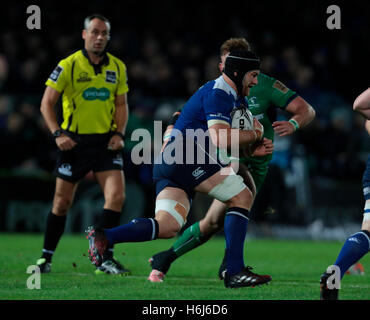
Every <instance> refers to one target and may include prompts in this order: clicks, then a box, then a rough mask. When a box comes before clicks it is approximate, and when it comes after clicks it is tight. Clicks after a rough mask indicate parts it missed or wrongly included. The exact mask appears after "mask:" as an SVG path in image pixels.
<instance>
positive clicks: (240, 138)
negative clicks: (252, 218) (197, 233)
mask: <svg viewBox="0 0 370 320" xmlns="http://www.w3.org/2000/svg"><path fill="white" fill-rule="evenodd" d="M259 69H260V60H259V59H258V58H257V57H256V55H255V54H254V53H252V52H251V51H246V50H244V51H233V52H231V53H230V55H229V56H228V57H227V58H226V61H225V68H224V70H223V72H222V75H221V76H220V77H219V78H217V79H215V80H213V81H210V82H208V83H206V84H205V85H204V86H202V87H201V88H200V89H199V90H198V91H197V92H195V93H194V95H193V96H192V97H191V98H190V99H189V100H188V102H187V103H186V104H185V106H184V108H183V110H182V112H181V114H180V116H179V119H178V121H177V122H176V124H175V126H174V130H172V133H171V139H170V141H169V142H168V143H167V144H166V146H165V148H164V150H163V152H162V153H161V156H160V159H159V160H160V161H158V162H157V163H155V165H154V169H153V179H154V182H155V183H156V194H157V198H156V209H155V218H138V219H134V220H132V221H131V222H130V223H128V224H125V225H122V226H120V227H117V228H113V229H104V230H103V229H97V228H95V227H90V228H89V229H88V230H87V238H88V240H89V258H90V260H91V262H92V263H93V264H95V265H96V266H99V265H100V264H101V261H102V256H103V254H104V252H105V250H106V248H107V247H108V246H109V245H113V244H116V243H122V242H141V241H149V240H154V239H157V238H172V237H174V236H175V235H176V234H177V233H178V232H179V231H180V230H181V228H182V227H183V226H184V224H185V222H186V217H187V214H188V212H189V210H190V205H191V201H192V199H193V197H194V194H195V192H201V193H204V194H208V195H209V196H211V197H212V198H214V199H217V200H219V201H221V202H224V203H226V204H227V206H228V209H227V211H226V213H225V216H226V217H225V223H224V232H225V239H226V249H227V257H226V264H227V272H226V275H225V281H224V283H225V286H226V287H244V286H250V285H251V283H253V284H254V285H258V284H262V283H265V282H268V281H270V280H271V278H266V277H260V276H259V275H257V274H255V273H251V272H250V270H249V268H246V267H245V265H244V257H243V251H244V240H245V235H246V230H247V224H248V219H249V215H250V212H249V211H250V209H251V207H252V204H253V200H254V195H253V193H252V191H251V189H250V188H249V187H248V186H246V184H245V183H244V181H243V178H242V177H241V176H239V175H237V174H235V172H234V170H233V169H232V167H231V165H230V164H229V163H224V162H223V161H222V159H221V158H220V157H219V153H218V152H217V148H218V149H221V150H230V149H231V150H235V149H237V150H238V149H239V147H242V148H245V147H248V148H249V149H251V150H253V148H255V147H257V145H258V143H260V142H261V141H262V137H263V126H262V125H261V124H260V123H259V121H258V120H257V119H254V120H253V128H252V129H250V130H239V129H232V128H231V115H230V114H231V111H232V109H233V108H234V107H235V106H236V105H239V104H240V102H238V101H237V100H238V99H242V100H243V101H245V98H244V97H245V96H247V95H248V94H249V90H250V88H251V87H253V86H254V85H256V84H257V76H258V74H259ZM199 132H201V133H202V132H203V135H202V138H200V135H199ZM233 137H234V138H233ZM235 137H237V138H236V139H235ZM251 146H252V148H250V147H251ZM189 151H190V152H189ZM190 155H191V156H192V157H190V159H191V160H194V161H189V156H190ZM172 160H174V161H172Z"/></svg>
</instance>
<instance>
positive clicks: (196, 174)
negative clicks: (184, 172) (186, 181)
mask: <svg viewBox="0 0 370 320" xmlns="http://www.w3.org/2000/svg"><path fill="white" fill-rule="evenodd" d="M205 173H206V172H205V171H204V170H203V169H201V167H198V168H196V169H195V170H194V171H193V172H192V175H193V177H194V178H195V180H197V179H199V178H200V177H201V176H202V175H204V174H205Z"/></svg>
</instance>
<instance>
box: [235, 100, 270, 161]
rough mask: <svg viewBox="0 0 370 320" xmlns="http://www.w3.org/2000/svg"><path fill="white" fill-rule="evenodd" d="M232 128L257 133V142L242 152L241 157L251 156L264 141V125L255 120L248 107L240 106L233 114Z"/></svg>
mask: <svg viewBox="0 0 370 320" xmlns="http://www.w3.org/2000/svg"><path fill="white" fill-rule="evenodd" d="M231 127H232V128H234V129H239V130H254V131H255V133H256V136H257V141H256V142H255V143H251V144H250V145H248V146H247V147H245V148H242V149H241V150H240V154H241V155H243V156H245V157H249V156H251V155H252V154H253V151H254V149H255V148H256V147H257V146H258V144H259V143H260V142H261V141H262V138H263V125H262V124H261V123H260V122H259V121H258V120H257V119H255V118H253V115H252V113H251V112H250V111H249V109H248V108H247V107H246V106H244V105H240V106H239V107H237V108H235V109H233V111H232V112H231Z"/></svg>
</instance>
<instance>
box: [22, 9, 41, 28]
mask: <svg viewBox="0 0 370 320" xmlns="http://www.w3.org/2000/svg"><path fill="white" fill-rule="evenodd" d="M26 12H27V14H29V16H28V18H27V21H26V26H27V28H28V29H29V30H33V29H37V30H40V29H41V9H40V7H39V6H37V5H35V4H33V5H30V6H28V7H27V10H26Z"/></svg>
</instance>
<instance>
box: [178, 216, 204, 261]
mask: <svg viewBox="0 0 370 320" xmlns="http://www.w3.org/2000/svg"><path fill="white" fill-rule="evenodd" d="M208 239H209V237H205V236H204V235H203V234H202V233H201V232H200V229H199V222H196V223H194V224H193V225H191V226H190V227H189V228H187V229H186V230H185V231H184V232H183V233H182V235H181V237H180V238H179V239H178V240H177V241H176V242H175V243H174V244H173V246H172V249H173V251H174V252H175V253H176V257H180V256H182V255H183V254H185V253H186V252H189V251H190V250H193V249H194V248H196V247H198V246H200V245H202V244H203V243H205V242H206V241H207V240H208Z"/></svg>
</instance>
